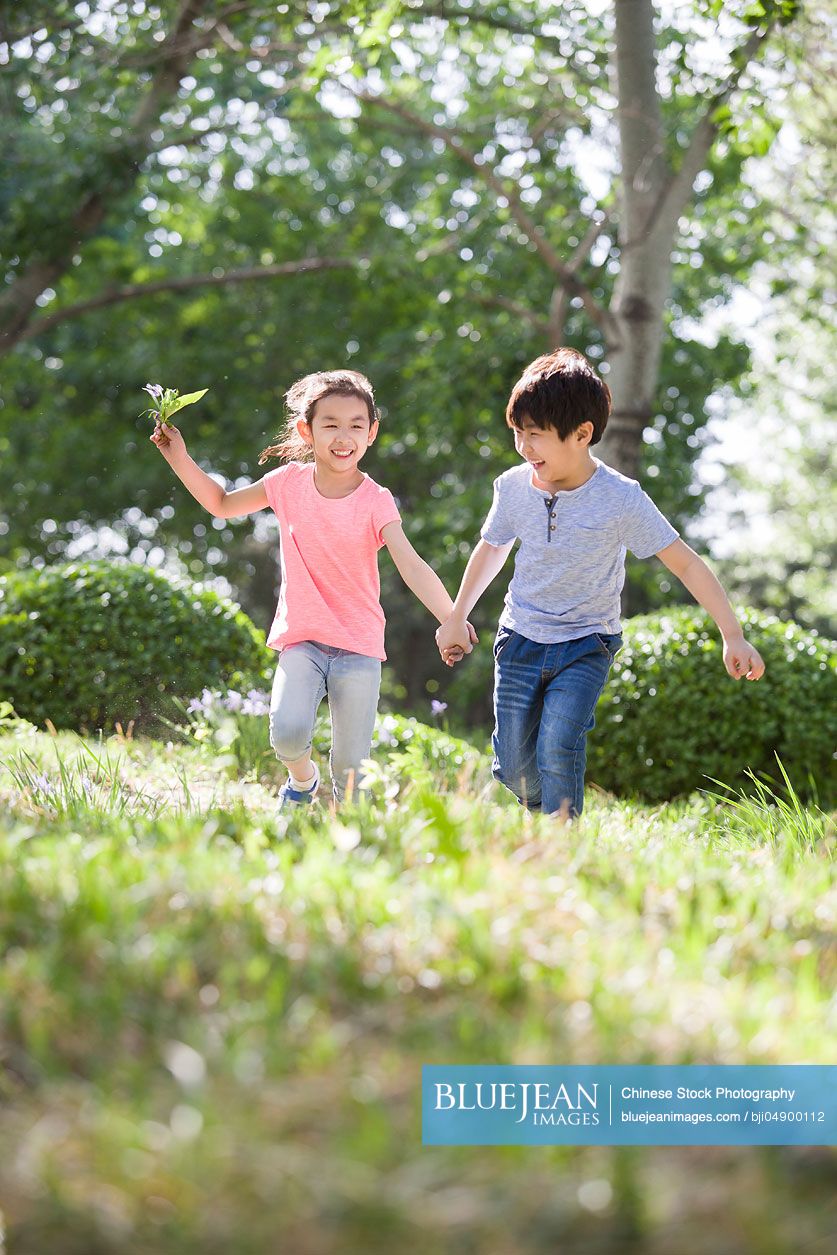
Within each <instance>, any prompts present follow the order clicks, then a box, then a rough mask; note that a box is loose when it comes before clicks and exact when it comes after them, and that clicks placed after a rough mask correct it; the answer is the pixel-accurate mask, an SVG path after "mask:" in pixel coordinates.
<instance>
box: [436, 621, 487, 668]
mask: <svg viewBox="0 0 837 1255" xmlns="http://www.w3.org/2000/svg"><path fill="white" fill-rule="evenodd" d="M478 641H479V637H478V636H477V633H476V630H475V628H474V625H473V624H472V623H469V622H468V621H467V619H461V618H459V617H458V616H455V615H451V616H450V618H448V619H446V620H445V622H444V623H443V624H442V625H441V627H439V628H437V629H436V644H437V645H438V647H439V653H440V654H441V657H442V661H443V662H444V663H445V664H446V665H447V666H448V667H452V666H454V665H455V664H456V663H457V662H461V661H462V659H463V658H464V657H465V655H466V654H470V652H471V650H472V649H473V648H474V646H475V645H476V644H477V643H478Z"/></svg>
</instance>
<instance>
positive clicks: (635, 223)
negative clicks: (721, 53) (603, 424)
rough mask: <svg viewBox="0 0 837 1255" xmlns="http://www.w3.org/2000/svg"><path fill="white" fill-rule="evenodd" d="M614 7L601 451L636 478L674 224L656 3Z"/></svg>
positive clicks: (623, 1) (630, 0) (625, 1)
mask: <svg viewBox="0 0 837 1255" xmlns="http://www.w3.org/2000/svg"><path fill="white" fill-rule="evenodd" d="M614 8H615V15H616V41H615V47H614V58H613V63H612V67H611V71H612V75H613V78H614V80H615V88H616V97H617V102H618V104H617V120H618V126H619V151H620V160H621V166H622V180H621V204H620V223H619V246H620V252H621V267H620V271H619V277H618V279H617V282H616V287H615V290H614V293H613V300H612V302H611V306H610V310H609V313H610V316H611V322H610V333H609V336H608V343H607V361H608V365H609V367H610V374H609V375H608V383H609V385H610V390H611V392H612V394H613V412H612V415H611V418H610V422H609V423H608V428H607V431H606V432H605V435H604V438H603V439H602V442H601V446H600V448H601V456H602V458H603V460H604V461H606V462H608V463H609V464H610V465H611V466H613V467H614V468H615V469H616V470H618V471H621V472H622V473H623V474H624V475H630V476H631V478H632V479H635V478H636V476H637V473H638V470H639V463H640V455H641V451H642V433H643V430H644V429H645V428H646V427H647V426H648V424H649V423H650V421H651V419H652V417H653V413H654V397H655V392H656V389H657V379H658V376H659V368H660V353H661V350H662V340H663V313H664V310H665V304H666V301H667V300H668V298H669V296H670V295H671V282H672V280H671V250H672V245H673V242H674V229H675V228H676V221H675V222H674V223H672V222H671V221H670V219H668V218H666V219H665V220H663V221H660V219H659V216H658V212H657V211H658V208H659V205H660V202H661V198H662V197H663V195H664V191H665V187H666V184H667V181H668V179H669V177H670V171H669V168H668V164H667V162H666V160H665V152H664V133H663V125H662V117H661V114H660V101H659V97H658V94H657V87H656V81H655V41H654V6H653V4H652V2H651V0H616V2H615V5H614Z"/></svg>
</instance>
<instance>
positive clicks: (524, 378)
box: [506, 349, 610, 444]
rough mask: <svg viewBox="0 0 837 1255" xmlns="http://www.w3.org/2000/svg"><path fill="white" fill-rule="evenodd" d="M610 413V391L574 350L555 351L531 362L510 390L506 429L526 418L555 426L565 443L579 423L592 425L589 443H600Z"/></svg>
mask: <svg viewBox="0 0 837 1255" xmlns="http://www.w3.org/2000/svg"><path fill="white" fill-rule="evenodd" d="M609 414H610V388H608V386H607V384H606V383H605V381H604V380H603V379H601V378H600V377H599V376H598V375H597V374H596V372H595V370H594V369H593V367H592V366H591V365H590V363H589V362H588V361H587V358H586V357H585V356H584V354H583V353H579V352H578V351H577V349H555V351H554V352H553V353H545V354H544V355H543V357H536V358H535V360H534V362H530V363H529V365H528V366H527V367H526V369H525V370H524V372H523V374H522V375H521V376H520V378H519V379H518V381H517V383H516V384H515V385H514V387H513V388H512V394H511V396H510V397H509V403H508V405H507V406H506V422H507V423H508V425H509V427H517V428H521V427H522V426H523V424H524V422H525V421H526V419H527V418H528V419H531V421H532V422H533V423H534V424H535V426H536V427H540V428H541V429H544V428H546V427H554V428H555V430H556V431H557V432H558V435H559V436H560V437H561V439H562V440H566V439H567V436H569V435H570V434H571V433H572V432H574V431H575V429H576V428H577V427H580V426H581V424H582V423H592V424H593V435H592V438H591V440H590V443H591V444H598V442H599V441H600V440H601V438H602V436H603V434H604V430H605V427H607V419H608V415H609Z"/></svg>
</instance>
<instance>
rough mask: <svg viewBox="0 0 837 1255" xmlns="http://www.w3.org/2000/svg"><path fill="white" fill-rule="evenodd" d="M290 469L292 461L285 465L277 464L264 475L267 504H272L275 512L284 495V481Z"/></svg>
mask: <svg viewBox="0 0 837 1255" xmlns="http://www.w3.org/2000/svg"><path fill="white" fill-rule="evenodd" d="M290 469H291V464H290V463H288V464H287V465H285V466H276V467H274V468H273V470H272V471H268V472H267V474H266V475H265V476H263V477H262V483H263V484H264V491H265V496H266V497H267V504H268V505H269V506H270V508H271V510H272V511H273V513H274V514H276V513H278V510H279V499H280V497H281V495H282V489H283V487H284V481H285V480H286V479H287V476H288V472H289V471H290Z"/></svg>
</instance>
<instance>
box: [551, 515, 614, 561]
mask: <svg viewBox="0 0 837 1255" xmlns="http://www.w3.org/2000/svg"><path fill="white" fill-rule="evenodd" d="M555 539H556V540H557V541H558V542H559V543H560V544H561V545H562V547H563V548H564V550H565V552H566V551H569V553H571V554H572V557H573V560H576V559H577V560H578V561H579V562H580V563H583V564H584V565H585V566H587V565H590V566H593V565H598V564H600V563H604V564H607V565H609V564H610V562H611V561H612V560H613V557H614V554H615V553H616V551H617V550H618V548H619V538H618V536H617V533H616V530H615V528H613V527H608V526H605V527H593V526H590V527H588V526H586V525H585V524H584V523H575V522H573V523H569V524H567V525H566V526H565V527H564V528H561V526H560V519H559V527H558V530H557V531H556V533H555Z"/></svg>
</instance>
